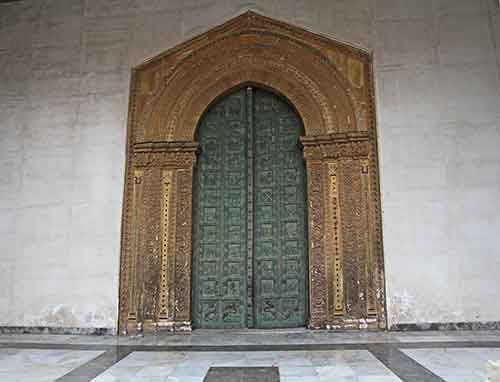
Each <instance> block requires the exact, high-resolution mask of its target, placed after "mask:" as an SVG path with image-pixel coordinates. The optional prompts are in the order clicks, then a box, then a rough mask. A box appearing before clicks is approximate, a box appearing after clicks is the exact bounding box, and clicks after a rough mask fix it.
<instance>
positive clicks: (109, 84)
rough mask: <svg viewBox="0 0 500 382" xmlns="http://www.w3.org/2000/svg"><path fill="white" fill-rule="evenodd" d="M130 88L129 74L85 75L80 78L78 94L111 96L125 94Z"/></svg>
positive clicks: (122, 72)
mask: <svg viewBox="0 0 500 382" xmlns="http://www.w3.org/2000/svg"><path fill="white" fill-rule="evenodd" d="M129 87H130V72H129V71H128V70H127V71H121V72H107V73H87V74H85V75H84V76H83V77H82V80H81V88H80V94H81V95H82V96H88V95H91V94H96V95H98V96H100V95H113V94H127V92H128V90H129Z"/></svg>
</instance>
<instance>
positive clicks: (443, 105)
mask: <svg viewBox="0 0 500 382" xmlns="http://www.w3.org/2000/svg"><path fill="white" fill-rule="evenodd" d="M437 79H438V80H437V86H438V89H437V92H438V96H439V117H438V119H439V120H440V121H442V122H461V123H467V124H472V125H480V124H484V123H488V122H492V121H496V120H498V117H499V114H500V96H499V87H498V75H497V70H496V66H495V65H478V64H476V65H453V66H441V67H440V68H439V70H438V74H437Z"/></svg>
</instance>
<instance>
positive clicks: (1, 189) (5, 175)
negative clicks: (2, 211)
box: [0, 155, 22, 208]
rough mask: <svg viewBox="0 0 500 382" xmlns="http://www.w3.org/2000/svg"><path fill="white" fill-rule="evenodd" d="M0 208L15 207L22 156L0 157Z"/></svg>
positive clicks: (19, 182)
mask: <svg viewBox="0 0 500 382" xmlns="http://www.w3.org/2000/svg"><path fill="white" fill-rule="evenodd" d="M0 173H1V174H2V177H1V178H0V208H9V207H15V206H16V205H17V204H18V198H19V191H20V188H21V179H22V177H21V174H22V157H21V156H20V155H18V156H17V157H11V158H9V159H1V158H0Z"/></svg>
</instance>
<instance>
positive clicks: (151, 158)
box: [126, 142, 197, 334]
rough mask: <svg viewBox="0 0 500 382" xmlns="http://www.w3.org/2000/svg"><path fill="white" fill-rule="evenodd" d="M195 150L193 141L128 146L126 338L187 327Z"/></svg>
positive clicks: (188, 319)
mask: <svg viewBox="0 0 500 382" xmlns="http://www.w3.org/2000/svg"><path fill="white" fill-rule="evenodd" d="M196 149H197V144H196V143H194V142H154V143H152V142H145V143H138V144H135V145H134V146H133V154H132V155H133V156H132V168H133V173H134V188H133V197H132V211H133V214H132V219H131V223H130V231H131V232H132V235H131V237H132V242H133V246H132V249H133V251H132V254H131V259H130V261H129V263H128V264H129V266H128V268H127V270H126V271H127V273H128V277H127V280H128V283H129V284H128V291H129V296H128V300H127V302H128V306H127V307H126V310H127V325H126V330H127V333H129V334H134V333H137V332H153V331H157V330H159V329H166V330H186V329H187V330H189V329H190V328H191V323H190V301H189V296H190V281H191V279H190V278H191V224H192V223H191V203H192V198H191V189H192V178H193V166H194V163H195V159H196Z"/></svg>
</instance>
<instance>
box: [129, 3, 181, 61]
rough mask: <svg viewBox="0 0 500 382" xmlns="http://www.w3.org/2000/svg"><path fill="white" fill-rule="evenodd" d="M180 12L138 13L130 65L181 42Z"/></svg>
mask: <svg viewBox="0 0 500 382" xmlns="http://www.w3.org/2000/svg"><path fill="white" fill-rule="evenodd" d="M181 17H182V12H181V11H180V10H179V11H171V10H170V11H163V12H160V11H158V12H148V13H141V14H140V15H138V17H137V19H136V22H135V26H134V30H133V32H132V42H131V46H130V58H129V62H130V63H131V65H138V64H141V63H142V62H144V61H146V60H147V59H149V58H151V57H153V56H155V55H157V54H159V53H161V52H163V51H165V50H167V49H168V48H171V47H172V46H174V45H176V44H177V43H180V42H181V39H182V38H181V36H182V20H181Z"/></svg>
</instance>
